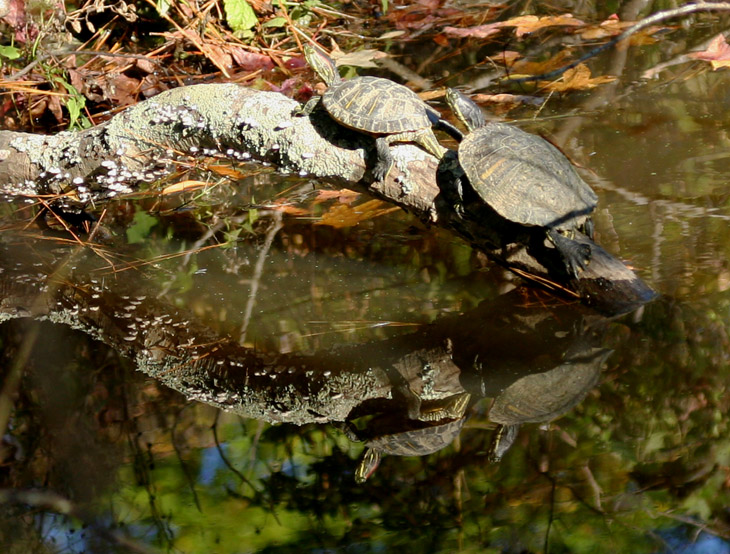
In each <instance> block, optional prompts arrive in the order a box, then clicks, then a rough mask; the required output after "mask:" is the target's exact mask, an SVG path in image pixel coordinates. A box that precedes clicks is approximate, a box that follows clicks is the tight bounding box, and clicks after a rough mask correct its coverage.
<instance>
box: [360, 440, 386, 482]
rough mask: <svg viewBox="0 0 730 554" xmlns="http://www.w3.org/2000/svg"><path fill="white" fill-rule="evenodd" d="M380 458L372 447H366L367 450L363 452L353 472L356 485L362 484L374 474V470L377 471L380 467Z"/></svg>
mask: <svg viewBox="0 0 730 554" xmlns="http://www.w3.org/2000/svg"><path fill="white" fill-rule="evenodd" d="M380 457H381V454H380V452H378V451H377V450H375V449H374V448H372V447H368V448H367V450H365V454H363V456H362V460H360V465H358V466H357V469H356V470H355V482H356V483H358V484H360V485H361V484H363V483H364V482H365V481H367V480H368V478H369V477H370V476H371V475H372V474H373V473H375V470H376V469H378V466H379V465H380Z"/></svg>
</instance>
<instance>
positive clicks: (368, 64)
mask: <svg viewBox="0 0 730 554" xmlns="http://www.w3.org/2000/svg"><path fill="white" fill-rule="evenodd" d="M387 57H388V54H386V53H385V52H380V51H379V50H375V49H372V48H365V49H363V50H357V51H356V52H348V53H344V52H340V53H336V54H335V55H334V56H333V58H334V60H335V62H337V65H338V66H340V65H349V66H353V67H364V68H369V69H374V68H377V67H379V66H378V64H377V63H375V60H379V59H381V58H387Z"/></svg>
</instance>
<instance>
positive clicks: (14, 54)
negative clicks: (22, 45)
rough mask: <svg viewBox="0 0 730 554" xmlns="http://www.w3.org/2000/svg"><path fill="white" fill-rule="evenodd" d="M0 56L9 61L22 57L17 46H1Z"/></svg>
mask: <svg viewBox="0 0 730 554" xmlns="http://www.w3.org/2000/svg"><path fill="white" fill-rule="evenodd" d="M0 56H2V57H3V58H7V59H9V60H17V59H18V58H19V57H20V50H18V49H17V48H15V46H0Z"/></svg>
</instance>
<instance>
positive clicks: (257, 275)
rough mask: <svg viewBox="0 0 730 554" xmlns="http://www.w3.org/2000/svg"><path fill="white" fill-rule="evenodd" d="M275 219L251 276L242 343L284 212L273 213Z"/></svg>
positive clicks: (242, 326)
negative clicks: (265, 264) (265, 265)
mask: <svg viewBox="0 0 730 554" xmlns="http://www.w3.org/2000/svg"><path fill="white" fill-rule="evenodd" d="M273 219H274V221H273V223H272V225H271V228H270V229H269V231H268V232H267V233H266V239H265V240H264V244H263V245H262V246H261V252H260V253H259V257H258V259H257V260H256V266H255V267H254V272H253V277H252V278H251V292H249V294H248V301H247V302H246V310H245V312H244V316H243V323H242V324H241V334H240V337H239V342H240V343H241V344H243V343H244V342H246V332H247V331H248V324H249V321H250V320H251V314H252V313H253V307H254V305H255V304H256V295H257V294H258V291H259V283H260V282H261V275H262V273H263V271H264V262H265V261H266V258H267V256H268V255H269V250H271V244H272V243H273V242H274V237H276V234H277V233H278V232H279V231H280V230H281V227H282V223H281V220H282V213H281V212H280V211H275V212H274V214H273Z"/></svg>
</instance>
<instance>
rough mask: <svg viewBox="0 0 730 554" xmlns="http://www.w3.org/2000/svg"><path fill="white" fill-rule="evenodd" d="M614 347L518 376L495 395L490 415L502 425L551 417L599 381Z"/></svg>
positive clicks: (569, 407)
mask: <svg viewBox="0 0 730 554" xmlns="http://www.w3.org/2000/svg"><path fill="white" fill-rule="evenodd" d="M611 352H613V351H612V350H609V349H605V348H590V349H587V350H585V351H582V352H580V354H579V355H577V356H575V358H574V359H572V360H570V361H566V363H564V364H561V365H559V366H558V367H556V368H554V369H551V370H550V371H546V372H544V373H533V374H532V375H527V376H525V377H522V378H521V379H518V380H517V381H515V382H514V383H512V384H511V385H510V386H509V387H507V388H506V389H505V390H504V392H502V394H500V395H499V396H498V397H497V398H495V400H494V403H493V404H492V407H491V409H490V410H489V419H490V420H492V421H494V422H495V423H499V424H502V425H519V424H520V423H527V422H543V421H550V420H552V419H555V418H557V417H558V416H560V415H562V414H564V413H566V412H567V411H569V410H571V409H572V408H574V407H575V406H576V405H578V403H579V402H581V400H583V398H585V396H586V395H587V394H588V393H589V392H590V391H591V389H593V387H595V386H596V385H597V384H598V380H599V378H600V375H601V366H602V365H603V363H604V362H605V361H606V359H607V358H608V356H610V354H611Z"/></svg>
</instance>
